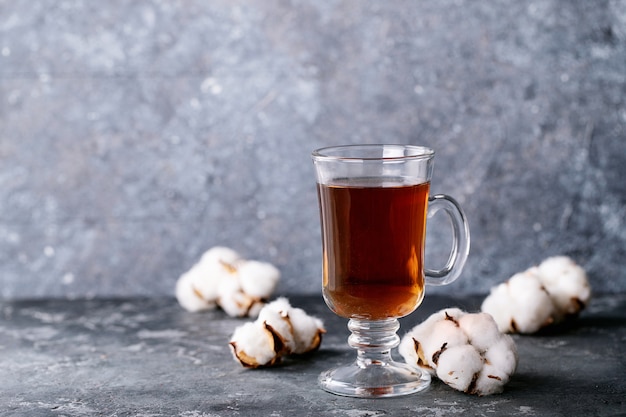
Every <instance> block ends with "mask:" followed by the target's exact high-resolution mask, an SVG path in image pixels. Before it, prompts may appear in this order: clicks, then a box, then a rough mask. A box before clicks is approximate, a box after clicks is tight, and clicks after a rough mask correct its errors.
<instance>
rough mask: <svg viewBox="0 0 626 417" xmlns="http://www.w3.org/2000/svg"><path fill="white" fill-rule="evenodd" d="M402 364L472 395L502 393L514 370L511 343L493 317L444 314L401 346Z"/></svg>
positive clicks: (514, 353) (411, 334)
mask: <svg viewBox="0 0 626 417" xmlns="http://www.w3.org/2000/svg"><path fill="white" fill-rule="evenodd" d="M399 351H400V354H401V355H402V357H403V358H404V359H405V361H406V362H407V363H409V364H414V365H418V366H422V367H424V365H427V367H426V368H425V369H427V370H428V371H429V372H430V373H431V374H434V375H436V376H437V377H438V378H439V379H441V380H442V381H443V382H445V383H446V384H448V385H449V386H451V387H452V388H454V389H457V390H460V391H464V392H467V393H470V394H477V395H489V394H493V393H497V392H501V391H502V389H503V386H504V384H506V383H507V382H508V381H509V378H510V375H511V374H512V373H513V372H514V371H515V368H516V366H517V349H516V347H515V342H514V341H513V338H511V336H509V335H505V334H502V333H500V331H499V330H498V328H497V324H496V322H495V321H494V319H493V318H492V317H491V315H489V314H486V313H476V314H469V313H465V312H463V311H461V310H458V309H444V310H441V311H439V312H437V313H435V314H433V315H431V316H430V317H429V318H428V319H426V320H425V321H424V322H423V323H421V324H419V325H417V326H415V327H414V328H413V329H411V330H410V331H409V332H408V333H407V334H406V335H405V336H404V337H403V339H402V340H401V341H400V346H399Z"/></svg>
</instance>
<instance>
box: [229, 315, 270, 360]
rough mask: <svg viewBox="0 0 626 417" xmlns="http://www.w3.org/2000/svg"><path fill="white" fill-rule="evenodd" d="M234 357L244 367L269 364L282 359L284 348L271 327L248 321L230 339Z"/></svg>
mask: <svg viewBox="0 0 626 417" xmlns="http://www.w3.org/2000/svg"><path fill="white" fill-rule="evenodd" d="M230 346H231V349H232V350H231V351H232V354H233V356H234V358H235V359H236V360H237V361H238V362H239V363H241V365H243V366H244V367H248V368H257V367H260V366H269V365H273V364H275V363H276V362H277V361H279V360H280V356H279V355H278V354H277V353H278V351H280V350H282V346H281V345H280V343H279V341H278V340H277V339H276V338H275V337H274V334H273V333H272V331H271V329H269V328H268V327H267V326H265V325H264V324H262V323H259V322H250V323H246V324H244V325H242V326H240V327H238V328H237V329H235V332H234V333H233V336H232V337H231V340H230Z"/></svg>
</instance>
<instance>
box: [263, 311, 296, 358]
mask: <svg viewBox="0 0 626 417" xmlns="http://www.w3.org/2000/svg"><path fill="white" fill-rule="evenodd" d="M257 320H258V321H260V322H262V323H266V324H267V325H268V326H269V327H271V328H272V330H273V331H274V334H276V335H277V336H278V337H280V340H281V342H282V343H283V345H284V346H285V348H286V352H285V353H288V352H293V351H294V350H295V349H296V341H295V339H294V335H293V328H292V324H291V321H290V319H289V312H288V311H283V310H278V309H275V308H272V307H271V303H270V304H267V305H266V306H265V307H264V308H263V309H262V310H261V311H260V312H259V317H258V318H257Z"/></svg>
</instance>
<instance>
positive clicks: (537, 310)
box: [509, 268, 554, 333]
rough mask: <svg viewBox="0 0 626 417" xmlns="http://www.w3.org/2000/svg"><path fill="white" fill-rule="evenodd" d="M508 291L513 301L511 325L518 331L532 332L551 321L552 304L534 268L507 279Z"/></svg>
mask: <svg viewBox="0 0 626 417" xmlns="http://www.w3.org/2000/svg"><path fill="white" fill-rule="evenodd" d="M509 293H510V295H511V299H512V300H513V301H514V303H513V304H514V306H515V308H514V309H513V315H512V316H513V317H512V322H511V327H512V329H513V331H517V332H519V333H534V332H536V331H537V330H539V329H540V328H542V327H544V326H547V325H549V324H550V323H552V315H553V313H554V305H553V304H552V299H551V298H550V295H549V294H548V293H547V292H546V290H545V288H544V287H543V284H542V283H541V280H540V279H539V276H538V275H537V271H536V269H535V268H530V269H528V270H526V271H524V272H521V273H518V274H515V275H514V276H513V277H511V279H509Z"/></svg>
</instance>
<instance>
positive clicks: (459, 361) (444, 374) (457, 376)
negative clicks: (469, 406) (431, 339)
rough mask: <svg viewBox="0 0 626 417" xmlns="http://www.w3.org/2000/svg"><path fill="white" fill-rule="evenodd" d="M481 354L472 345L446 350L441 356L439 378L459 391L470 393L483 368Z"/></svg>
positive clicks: (438, 368)
mask: <svg viewBox="0 0 626 417" xmlns="http://www.w3.org/2000/svg"><path fill="white" fill-rule="evenodd" d="M483 363H484V361H483V359H482V357H481V356H480V353H478V351H477V350H476V349H474V347H473V346H471V345H459V346H454V347H451V348H449V349H445V350H444V351H443V352H442V353H441V355H440V356H439V363H438V365H437V377H438V378H439V379H440V380H442V381H443V382H445V383H446V384H448V385H449V386H451V387H452V388H454V389H456V390H459V391H464V392H466V391H468V388H470V385H471V384H472V381H475V380H476V378H477V377H478V373H479V372H480V370H481V369H482V367H483Z"/></svg>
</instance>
